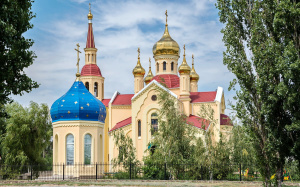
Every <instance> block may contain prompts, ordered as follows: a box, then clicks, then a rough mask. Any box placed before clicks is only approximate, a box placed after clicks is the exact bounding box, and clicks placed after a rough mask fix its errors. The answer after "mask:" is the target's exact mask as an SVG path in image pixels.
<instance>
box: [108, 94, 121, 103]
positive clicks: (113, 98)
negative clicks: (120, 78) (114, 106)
mask: <svg viewBox="0 0 300 187" xmlns="http://www.w3.org/2000/svg"><path fill="white" fill-rule="evenodd" d="M119 94H120V93H119V92H118V91H115V93H114V95H113V96H112V98H111V99H110V101H109V103H108V104H110V103H113V102H114V100H115V99H116V97H117V95H119Z"/></svg>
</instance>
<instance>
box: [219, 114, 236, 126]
mask: <svg viewBox="0 0 300 187" xmlns="http://www.w3.org/2000/svg"><path fill="white" fill-rule="evenodd" d="M220 125H229V126H233V123H232V121H231V119H230V117H228V116H227V115H225V114H221V115H220Z"/></svg>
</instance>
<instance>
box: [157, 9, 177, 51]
mask: <svg viewBox="0 0 300 187" xmlns="http://www.w3.org/2000/svg"><path fill="white" fill-rule="evenodd" d="M165 15H166V25H165V32H164V34H163V36H162V37H161V39H160V40H159V41H158V42H156V43H155V44H154V46H153V48H152V52H153V55H154V56H156V55H175V56H178V57H179V54H180V48H179V45H178V43H177V42H176V41H175V40H173V39H172V37H171V36H170V34H169V29H168V11H167V10H166V12H165Z"/></svg>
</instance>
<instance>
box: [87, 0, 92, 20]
mask: <svg viewBox="0 0 300 187" xmlns="http://www.w3.org/2000/svg"><path fill="white" fill-rule="evenodd" d="M87 17H88V19H89V20H92V19H93V14H92V13H91V3H89V14H88V15H87Z"/></svg>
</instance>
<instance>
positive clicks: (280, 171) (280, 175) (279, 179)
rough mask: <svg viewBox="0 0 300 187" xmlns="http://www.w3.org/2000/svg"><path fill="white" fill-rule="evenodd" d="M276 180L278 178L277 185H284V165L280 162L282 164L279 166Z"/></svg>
mask: <svg viewBox="0 0 300 187" xmlns="http://www.w3.org/2000/svg"><path fill="white" fill-rule="evenodd" d="M276 180H277V186H278V187H281V186H282V167H281V164H280V166H277V170H276Z"/></svg>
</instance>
